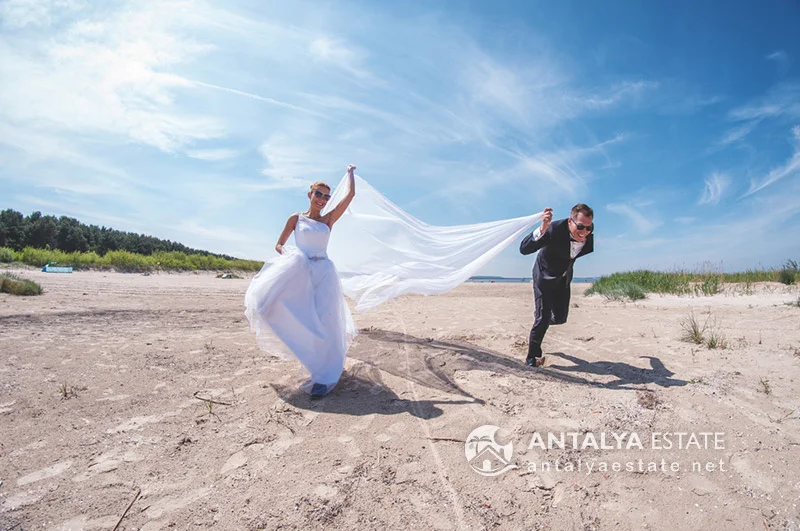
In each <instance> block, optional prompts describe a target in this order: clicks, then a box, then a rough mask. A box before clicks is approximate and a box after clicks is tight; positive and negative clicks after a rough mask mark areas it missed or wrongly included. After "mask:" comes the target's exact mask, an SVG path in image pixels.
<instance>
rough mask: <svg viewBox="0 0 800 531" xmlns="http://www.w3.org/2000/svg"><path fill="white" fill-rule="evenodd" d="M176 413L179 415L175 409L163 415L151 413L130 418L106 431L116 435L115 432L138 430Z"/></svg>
mask: <svg viewBox="0 0 800 531" xmlns="http://www.w3.org/2000/svg"><path fill="white" fill-rule="evenodd" d="M175 415H177V413H176V412H174V411H173V412H170V413H165V414H163V415H149V416H147V417H133V418H132V419H129V420H128V421H126V422H123V423H122V424H120V425H119V426H117V427H116V428H109V429H107V430H106V433H108V434H110V435H114V434H117V433H122V432H125V431H131V430H138V429H139V428H142V427H144V426H146V425H148V424H155V423H156V422H161V419H163V418H166V417H174V416H175Z"/></svg>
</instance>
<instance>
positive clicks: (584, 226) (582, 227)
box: [569, 218, 594, 232]
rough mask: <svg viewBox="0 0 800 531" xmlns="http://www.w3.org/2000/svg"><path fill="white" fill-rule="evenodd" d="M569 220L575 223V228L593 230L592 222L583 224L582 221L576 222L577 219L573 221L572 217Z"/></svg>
mask: <svg viewBox="0 0 800 531" xmlns="http://www.w3.org/2000/svg"><path fill="white" fill-rule="evenodd" d="M569 220H570V221H571V222H572V223H574V224H575V228H576V229H578V230H580V231H587V230H588V231H589V232H592V231H593V230H594V223H592V224H591V225H584V224H583V223H578V222H577V221H575V220H574V219H572V218H569Z"/></svg>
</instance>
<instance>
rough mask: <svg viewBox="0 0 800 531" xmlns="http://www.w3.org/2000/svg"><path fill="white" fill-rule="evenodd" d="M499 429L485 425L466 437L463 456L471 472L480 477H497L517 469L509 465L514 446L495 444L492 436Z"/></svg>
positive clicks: (511, 444)
mask: <svg viewBox="0 0 800 531" xmlns="http://www.w3.org/2000/svg"><path fill="white" fill-rule="evenodd" d="M499 429H500V428H498V427H497V426H492V425H491V424H487V425H485V426H479V427H477V428H475V429H474V430H472V432H471V433H470V434H469V436H467V442H466V444H465V445H464V455H466V457H467V461H468V462H469V466H470V467H472V470H474V471H475V472H477V473H478V474H480V475H482V476H499V475H500V474H502V473H504V472H507V471H509V470H511V469H512V468H517V466H516V465H512V464H511V457H512V455H513V453H514V444H513V443H511V442H509V443H508V444H505V445H502V446H501V445H499V444H497V441H495V440H494V435H495V433H497V431H498V430H499Z"/></svg>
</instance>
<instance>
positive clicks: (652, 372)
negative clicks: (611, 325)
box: [545, 352, 688, 389]
mask: <svg viewBox="0 0 800 531" xmlns="http://www.w3.org/2000/svg"><path fill="white" fill-rule="evenodd" d="M547 356H548V357H550V360H551V361H550V365H548V366H547V367H546V368H545V370H548V371H551V375H553V376H556V377H557V378H559V379H562V380H565V381H570V382H574V383H582V384H587V385H592V386H595V387H602V388H605V389H637V387H630V386H631V385H643V384H648V383H653V384H656V385H658V386H661V387H676V386H683V385H686V384H687V383H688V382H687V381H686V380H679V379H677V378H672V376H674V375H675V373H674V372H672V371H670V370H669V369H667V368H666V367H665V366H664V363H663V362H662V361H661V360H660V359H658V358H656V357H654V356H640V358H644V359H647V360H649V362H650V368H649V369H643V368H641V367H636V366H634V365H630V364H629V363H621V362H617V361H592V362H589V361H586V360H583V359H581V358H579V357H577V356H571V355H569V354H564V353H563V352H553V353H550V354H548V355H547ZM553 356H557V357H559V358H562V359H564V360H566V361H569V362H572V363H573V365H554V364H552V360H553ZM555 371H558V372H555ZM567 373H583V374H588V375H597V376H608V375H612V376H614V377H615V378H616V380H612V381H610V382H596V381H591V380H587V379H586V378H582V377H579V376H572V375H570V374H567Z"/></svg>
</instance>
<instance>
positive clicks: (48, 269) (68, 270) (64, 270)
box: [42, 262, 72, 273]
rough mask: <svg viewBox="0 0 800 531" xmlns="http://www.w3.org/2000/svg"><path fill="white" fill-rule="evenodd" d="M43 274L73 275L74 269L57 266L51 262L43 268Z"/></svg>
mask: <svg viewBox="0 0 800 531" xmlns="http://www.w3.org/2000/svg"><path fill="white" fill-rule="evenodd" d="M42 273H72V268H71V267H68V266H57V265H56V263H55V262H50V263H48V264H47V265H46V266H44V267H43V268H42Z"/></svg>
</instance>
